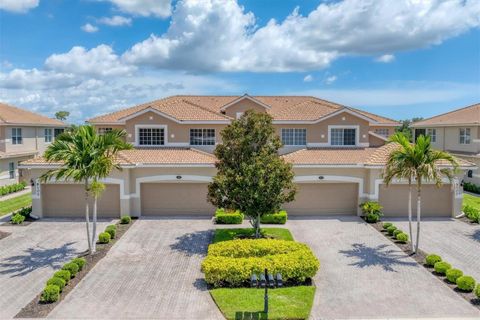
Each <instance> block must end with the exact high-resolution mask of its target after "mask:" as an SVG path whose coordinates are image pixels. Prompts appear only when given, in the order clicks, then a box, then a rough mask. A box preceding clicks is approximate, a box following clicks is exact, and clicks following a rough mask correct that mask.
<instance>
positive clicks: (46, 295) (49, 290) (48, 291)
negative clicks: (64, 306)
mask: <svg viewBox="0 0 480 320" xmlns="http://www.w3.org/2000/svg"><path fill="white" fill-rule="evenodd" d="M59 298H60V288H59V287H58V286H56V285H54V284H50V285H47V286H46V287H45V289H43V292H42V296H41V297H40V301H42V302H45V303H52V302H55V301H58V299H59Z"/></svg>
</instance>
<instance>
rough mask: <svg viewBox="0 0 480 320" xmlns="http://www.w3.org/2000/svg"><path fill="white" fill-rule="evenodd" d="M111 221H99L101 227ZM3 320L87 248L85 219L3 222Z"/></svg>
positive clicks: (0, 282) (0, 268)
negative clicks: (20, 222) (18, 224)
mask: <svg viewBox="0 0 480 320" xmlns="http://www.w3.org/2000/svg"><path fill="white" fill-rule="evenodd" d="M107 224H108V222H99V230H101V229H103V228H104V227H105V226H106V225H107ZM0 230H1V231H6V232H11V233H12V234H11V235H10V236H8V237H7V238H4V239H2V240H0V319H8V318H12V317H13V316H15V315H16V314H17V313H18V312H19V311H20V310H21V309H22V308H23V307H24V306H25V305H27V304H28V303H29V302H30V301H31V300H32V299H33V298H35V296H37V295H38V294H39V293H40V292H41V291H42V289H43V287H44V286H45V282H46V281H47V280H48V279H49V278H50V277H51V276H52V274H53V272H54V271H55V270H57V269H59V268H60V267H61V266H62V265H63V264H64V263H65V262H66V261H68V260H69V259H71V258H72V257H75V256H76V255H78V253H80V252H82V251H85V250H86V249H87V241H86V232H85V223H84V222H83V221H81V220H77V221H72V220H70V221H68V220H50V219H43V220H40V221H37V222H34V223H32V224H30V225H28V226H8V225H1V226H0Z"/></svg>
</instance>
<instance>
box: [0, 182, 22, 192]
mask: <svg viewBox="0 0 480 320" xmlns="http://www.w3.org/2000/svg"><path fill="white" fill-rule="evenodd" d="M26 186H27V184H26V183H25V182H24V181H22V182H20V183H14V184H9V185H6V186H3V187H0V196H5V195H7V194H10V193H14V192H17V191H20V190H23V189H25V187H26Z"/></svg>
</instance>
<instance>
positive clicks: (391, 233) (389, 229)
mask: <svg viewBox="0 0 480 320" xmlns="http://www.w3.org/2000/svg"><path fill="white" fill-rule="evenodd" d="M395 230H397V227H395V226H390V227H388V228H387V232H388V234H389V235H391V236H393V232H395Z"/></svg>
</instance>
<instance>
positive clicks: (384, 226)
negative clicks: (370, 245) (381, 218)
mask: <svg viewBox="0 0 480 320" xmlns="http://www.w3.org/2000/svg"><path fill="white" fill-rule="evenodd" d="M391 226H393V223H391V222H384V223H383V224H382V227H383V229H385V230H387V229H388V227H391Z"/></svg>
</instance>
